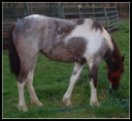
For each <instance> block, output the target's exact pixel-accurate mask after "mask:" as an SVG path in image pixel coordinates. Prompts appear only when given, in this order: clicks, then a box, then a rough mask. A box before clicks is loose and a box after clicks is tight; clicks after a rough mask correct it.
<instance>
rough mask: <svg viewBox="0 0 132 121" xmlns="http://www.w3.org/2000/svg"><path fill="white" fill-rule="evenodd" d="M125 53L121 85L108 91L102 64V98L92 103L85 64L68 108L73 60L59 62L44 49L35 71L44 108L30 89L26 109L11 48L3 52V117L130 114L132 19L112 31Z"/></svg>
mask: <svg viewBox="0 0 132 121" xmlns="http://www.w3.org/2000/svg"><path fill="white" fill-rule="evenodd" d="M112 36H113V38H114V39H115V40H116V43H117V45H118V46H119V48H120V50H121V53H123V54H124V55H125V63H124V65H125V72H124V74H123V76H122V79H121V85H120V88H119V89H118V90H117V91H115V92H114V93H112V94H109V93H108V89H109V82H108V79H107V77H106V64H105V62H104V61H102V63H101V64H100V67H99V74H98V87H97V92H98V98H99V102H100V107H91V106H90V105H89V99H90V86H89V82H88V81H89V80H88V73H89V72H88V66H87V65H85V66H84V69H83V71H82V74H81V76H80V79H79V80H78V83H77V84H76V86H75V88H74V91H73V94H72V97H71V101H72V104H73V106H72V107H71V108H66V107H65V106H64V105H63V104H62V102H61V100H62V98H63V94H64V93H65V91H66V89H67V87H68V82H69V81H68V80H69V78H70V75H71V73H72V68H73V64H67V63H62V62H55V61H51V60H49V59H47V58H46V57H44V56H43V55H42V54H41V53H40V54H39V55H38V60H37V64H36V69H35V74H34V83H33V84H34V88H35V90H36V93H37V95H38V98H39V99H40V101H41V102H43V104H44V105H43V106H42V107H41V108H37V107H35V106H34V105H32V104H31V103H30V99H29V95H28V92H27V89H26V90H25V99H26V103H27V107H28V111H27V112H26V113H24V112H19V111H18V110H17V107H16V106H17V103H18V91H17V85H16V79H15V77H14V75H13V74H11V72H10V68H9V59H8V52H7V51H4V52H3V80H2V83H3V85H2V86H3V94H2V96H3V118H129V116H130V114H129V106H130V105H129V93H130V92H129V91H130V86H129V84H130V78H129V44H130V43H129V21H128V20H122V21H120V23H119V30H118V31H116V32H113V33H112Z"/></svg>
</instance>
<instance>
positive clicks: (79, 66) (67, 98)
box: [63, 63, 82, 106]
mask: <svg viewBox="0 0 132 121" xmlns="http://www.w3.org/2000/svg"><path fill="white" fill-rule="evenodd" d="M81 71H82V64H79V63H75V65H74V69H73V73H72V75H71V78H70V83H69V87H68V89H67V91H66V93H65V94H64V96H63V102H64V104H65V105H66V106H71V101H70V97H71V94H72V91H73V88H74V86H75V84H76V82H77V80H78V78H79V76H80V73H81Z"/></svg>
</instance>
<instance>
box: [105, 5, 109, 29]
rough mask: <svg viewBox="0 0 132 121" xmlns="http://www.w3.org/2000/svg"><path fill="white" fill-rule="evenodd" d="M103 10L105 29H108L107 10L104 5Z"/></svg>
mask: <svg viewBox="0 0 132 121" xmlns="http://www.w3.org/2000/svg"><path fill="white" fill-rule="evenodd" d="M104 12H105V19H106V29H107V30H108V29H109V27H108V17H107V10H106V8H105V7H104Z"/></svg>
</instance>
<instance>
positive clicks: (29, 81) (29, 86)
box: [26, 57, 43, 107]
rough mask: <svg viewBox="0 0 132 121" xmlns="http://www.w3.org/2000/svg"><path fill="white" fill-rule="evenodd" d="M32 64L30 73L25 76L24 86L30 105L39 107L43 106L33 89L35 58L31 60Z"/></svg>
mask: <svg viewBox="0 0 132 121" xmlns="http://www.w3.org/2000/svg"><path fill="white" fill-rule="evenodd" d="M32 61H33V64H32V68H31V69H30V71H29V72H28V76H27V81H26V86H27V89H28V92H29V95H30V100H31V103H33V104H35V105H36V106H38V107H40V106H42V105H43V104H42V103H41V102H40V101H39V99H38V97H37V95H36V93H35V90H34V87H33V75H34V69H35V65H36V57H35V58H34V59H33V60H32Z"/></svg>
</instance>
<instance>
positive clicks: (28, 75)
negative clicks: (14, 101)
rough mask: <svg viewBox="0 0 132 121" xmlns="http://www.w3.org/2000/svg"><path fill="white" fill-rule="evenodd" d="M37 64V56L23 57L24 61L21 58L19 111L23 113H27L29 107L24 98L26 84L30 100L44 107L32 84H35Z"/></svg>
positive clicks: (18, 84)
mask: <svg viewBox="0 0 132 121" xmlns="http://www.w3.org/2000/svg"><path fill="white" fill-rule="evenodd" d="M35 62H36V56H35V55H34V56H29V57H28V58H25V56H24V55H23V59H21V58H20V63H21V64H20V74H19V76H18V82H17V86H18V95H19V104H18V109H19V110H21V111H27V106H26V103H25V98H24V87H25V84H26V86H27V88H28V91H29V94H30V98H31V100H32V102H33V103H35V104H37V105H38V106H40V105H42V104H41V103H40V102H39V100H38V98H37V96H36V93H35V90H34V88H33V85H32V82H33V72H34V67H35Z"/></svg>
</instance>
